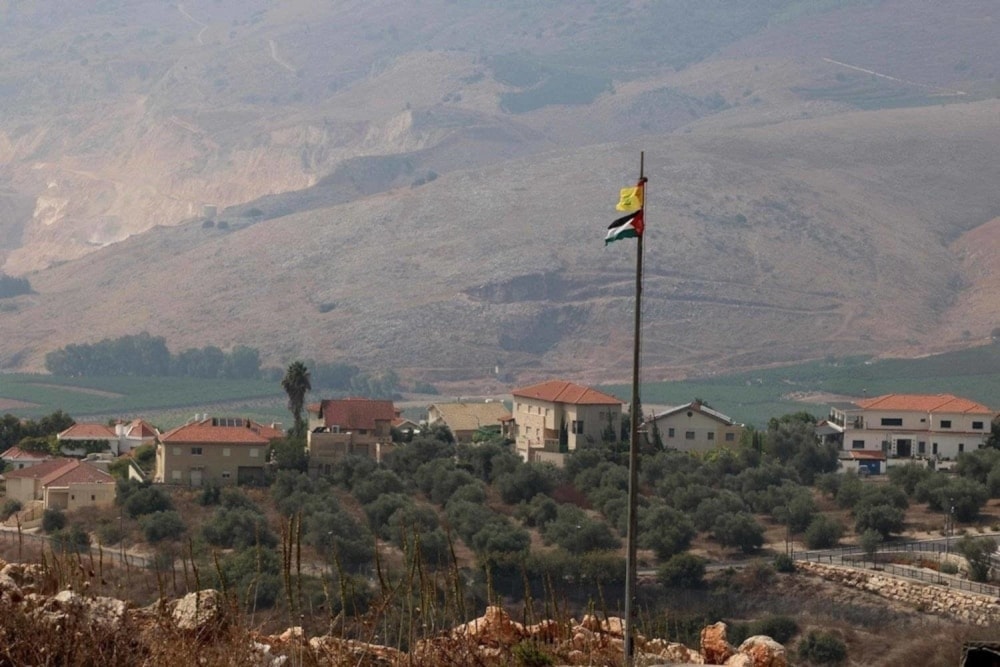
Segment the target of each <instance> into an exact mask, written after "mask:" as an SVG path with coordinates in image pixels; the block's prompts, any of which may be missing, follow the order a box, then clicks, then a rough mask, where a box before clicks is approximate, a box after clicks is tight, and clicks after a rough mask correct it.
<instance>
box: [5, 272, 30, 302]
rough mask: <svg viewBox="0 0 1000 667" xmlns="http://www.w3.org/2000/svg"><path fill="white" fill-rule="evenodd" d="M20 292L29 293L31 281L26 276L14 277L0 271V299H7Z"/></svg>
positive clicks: (18, 294)
mask: <svg viewBox="0 0 1000 667" xmlns="http://www.w3.org/2000/svg"><path fill="white" fill-rule="evenodd" d="M21 294H31V283H29V282H28V279H27V278H15V277H14V276H8V275H7V274H6V273H2V272H0V299H7V298H9V297H12V296H20V295H21Z"/></svg>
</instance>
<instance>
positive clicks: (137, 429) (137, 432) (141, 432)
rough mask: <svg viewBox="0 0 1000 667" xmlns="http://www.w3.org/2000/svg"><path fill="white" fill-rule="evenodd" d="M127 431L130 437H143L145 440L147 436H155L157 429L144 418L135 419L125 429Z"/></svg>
mask: <svg viewBox="0 0 1000 667" xmlns="http://www.w3.org/2000/svg"><path fill="white" fill-rule="evenodd" d="M125 433H126V434H127V435H128V437H130V438H141V439H143V440H145V439H146V438H155V437H156V435H157V430H156V429H155V428H153V426H152V425H150V424H148V423H147V422H145V421H143V420H142V419H133V420H132V423H131V424H129V425H128V428H127V429H126V430H125Z"/></svg>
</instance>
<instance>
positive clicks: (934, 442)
mask: <svg viewBox="0 0 1000 667" xmlns="http://www.w3.org/2000/svg"><path fill="white" fill-rule="evenodd" d="M995 415H996V412H995V411H993V410H991V409H990V408H988V407H986V406H985V405H982V404H981V403H976V402H975V401H971V400H969V399H966V398H960V397H958V396H953V395H951V394H935V395H927V394H886V395H885V396H877V397H874V398H866V399H861V400H858V401H853V402H848V403H838V404H835V405H833V406H831V409H830V415H829V417H828V418H827V420H826V422H824V423H823V427H824V428H825V429H826V431H827V432H829V434H828V435H827V436H826V437H827V439H830V440H834V441H836V442H839V443H840V445H841V449H843V450H844V451H878V452H883V453H884V454H886V455H887V456H888V457H889V458H910V457H923V458H930V459H938V460H952V459H955V458H957V457H958V455H959V454H961V453H962V452H968V451H972V450H975V449H979V448H980V447H982V446H983V444H984V443H985V441H986V438H987V437H988V436H989V434H990V423H991V421H992V420H993V417H994V416H995Z"/></svg>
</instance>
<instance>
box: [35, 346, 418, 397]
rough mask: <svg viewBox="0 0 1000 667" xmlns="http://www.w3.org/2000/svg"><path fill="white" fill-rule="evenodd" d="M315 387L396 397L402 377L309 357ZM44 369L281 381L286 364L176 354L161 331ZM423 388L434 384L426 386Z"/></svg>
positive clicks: (79, 350)
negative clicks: (264, 364)
mask: <svg viewBox="0 0 1000 667" xmlns="http://www.w3.org/2000/svg"><path fill="white" fill-rule="evenodd" d="M306 364H307V366H308V367H309V374H310V379H311V381H312V386H313V387H314V388H315V389H317V390H322V391H329V392H334V393H343V394H354V395H358V396H367V397H370V398H396V397H398V395H399V376H398V375H397V374H396V373H395V371H392V370H386V371H379V372H374V373H367V372H363V371H362V370H361V369H360V368H359V367H357V366H354V365H352V364H346V363H341V362H334V363H317V362H315V361H308V362H306ZM45 368H46V370H48V371H49V372H50V373H52V374H53V375H64V376H69V377H109V376H118V375H128V376H134V377H168V376H173V377H192V378H206V379H229V380H259V379H265V380H275V381H277V380H280V379H281V377H282V373H283V371H282V369H280V368H261V361H260V352H259V351H258V350H257V349H256V348H253V347H248V346H246V345H237V346H235V347H233V349H232V350H230V351H229V352H225V351H223V350H222V349H220V348H218V347H215V346H214V345H207V346H205V347H191V348H188V349H186V350H182V351H181V352H178V353H177V354H173V353H172V352H171V351H170V350H169V349H168V348H167V343H166V339H165V338H164V337H163V336H153V335H151V334H149V333H148V332H145V331H144V332H142V333H139V334H133V335H127V336H121V337H119V338H105V339H103V340H101V341H98V342H97V343H81V344H71V345H67V346H66V347H63V348H60V349H58V350H54V351H52V352H49V353H48V354H46V355H45ZM422 388H423V389H424V390H427V389H431V390H433V387H429V386H427V385H424V386H422Z"/></svg>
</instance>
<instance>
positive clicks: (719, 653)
mask: <svg viewBox="0 0 1000 667" xmlns="http://www.w3.org/2000/svg"><path fill="white" fill-rule="evenodd" d="M734 653H736V649H734V648H733V646H732V644H730V643H729V640H728V639H726V624H725V623H722V622H719V623H715V624H714V625H709V626H708V627H706V628H703V629H702V631H701V654H702V655H703V656H705V661H706V662H707V663H708V664H710V665H724V664H726V660H728V659H729V658H730V657H732V655H733V654H734Z"/></svg>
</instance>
